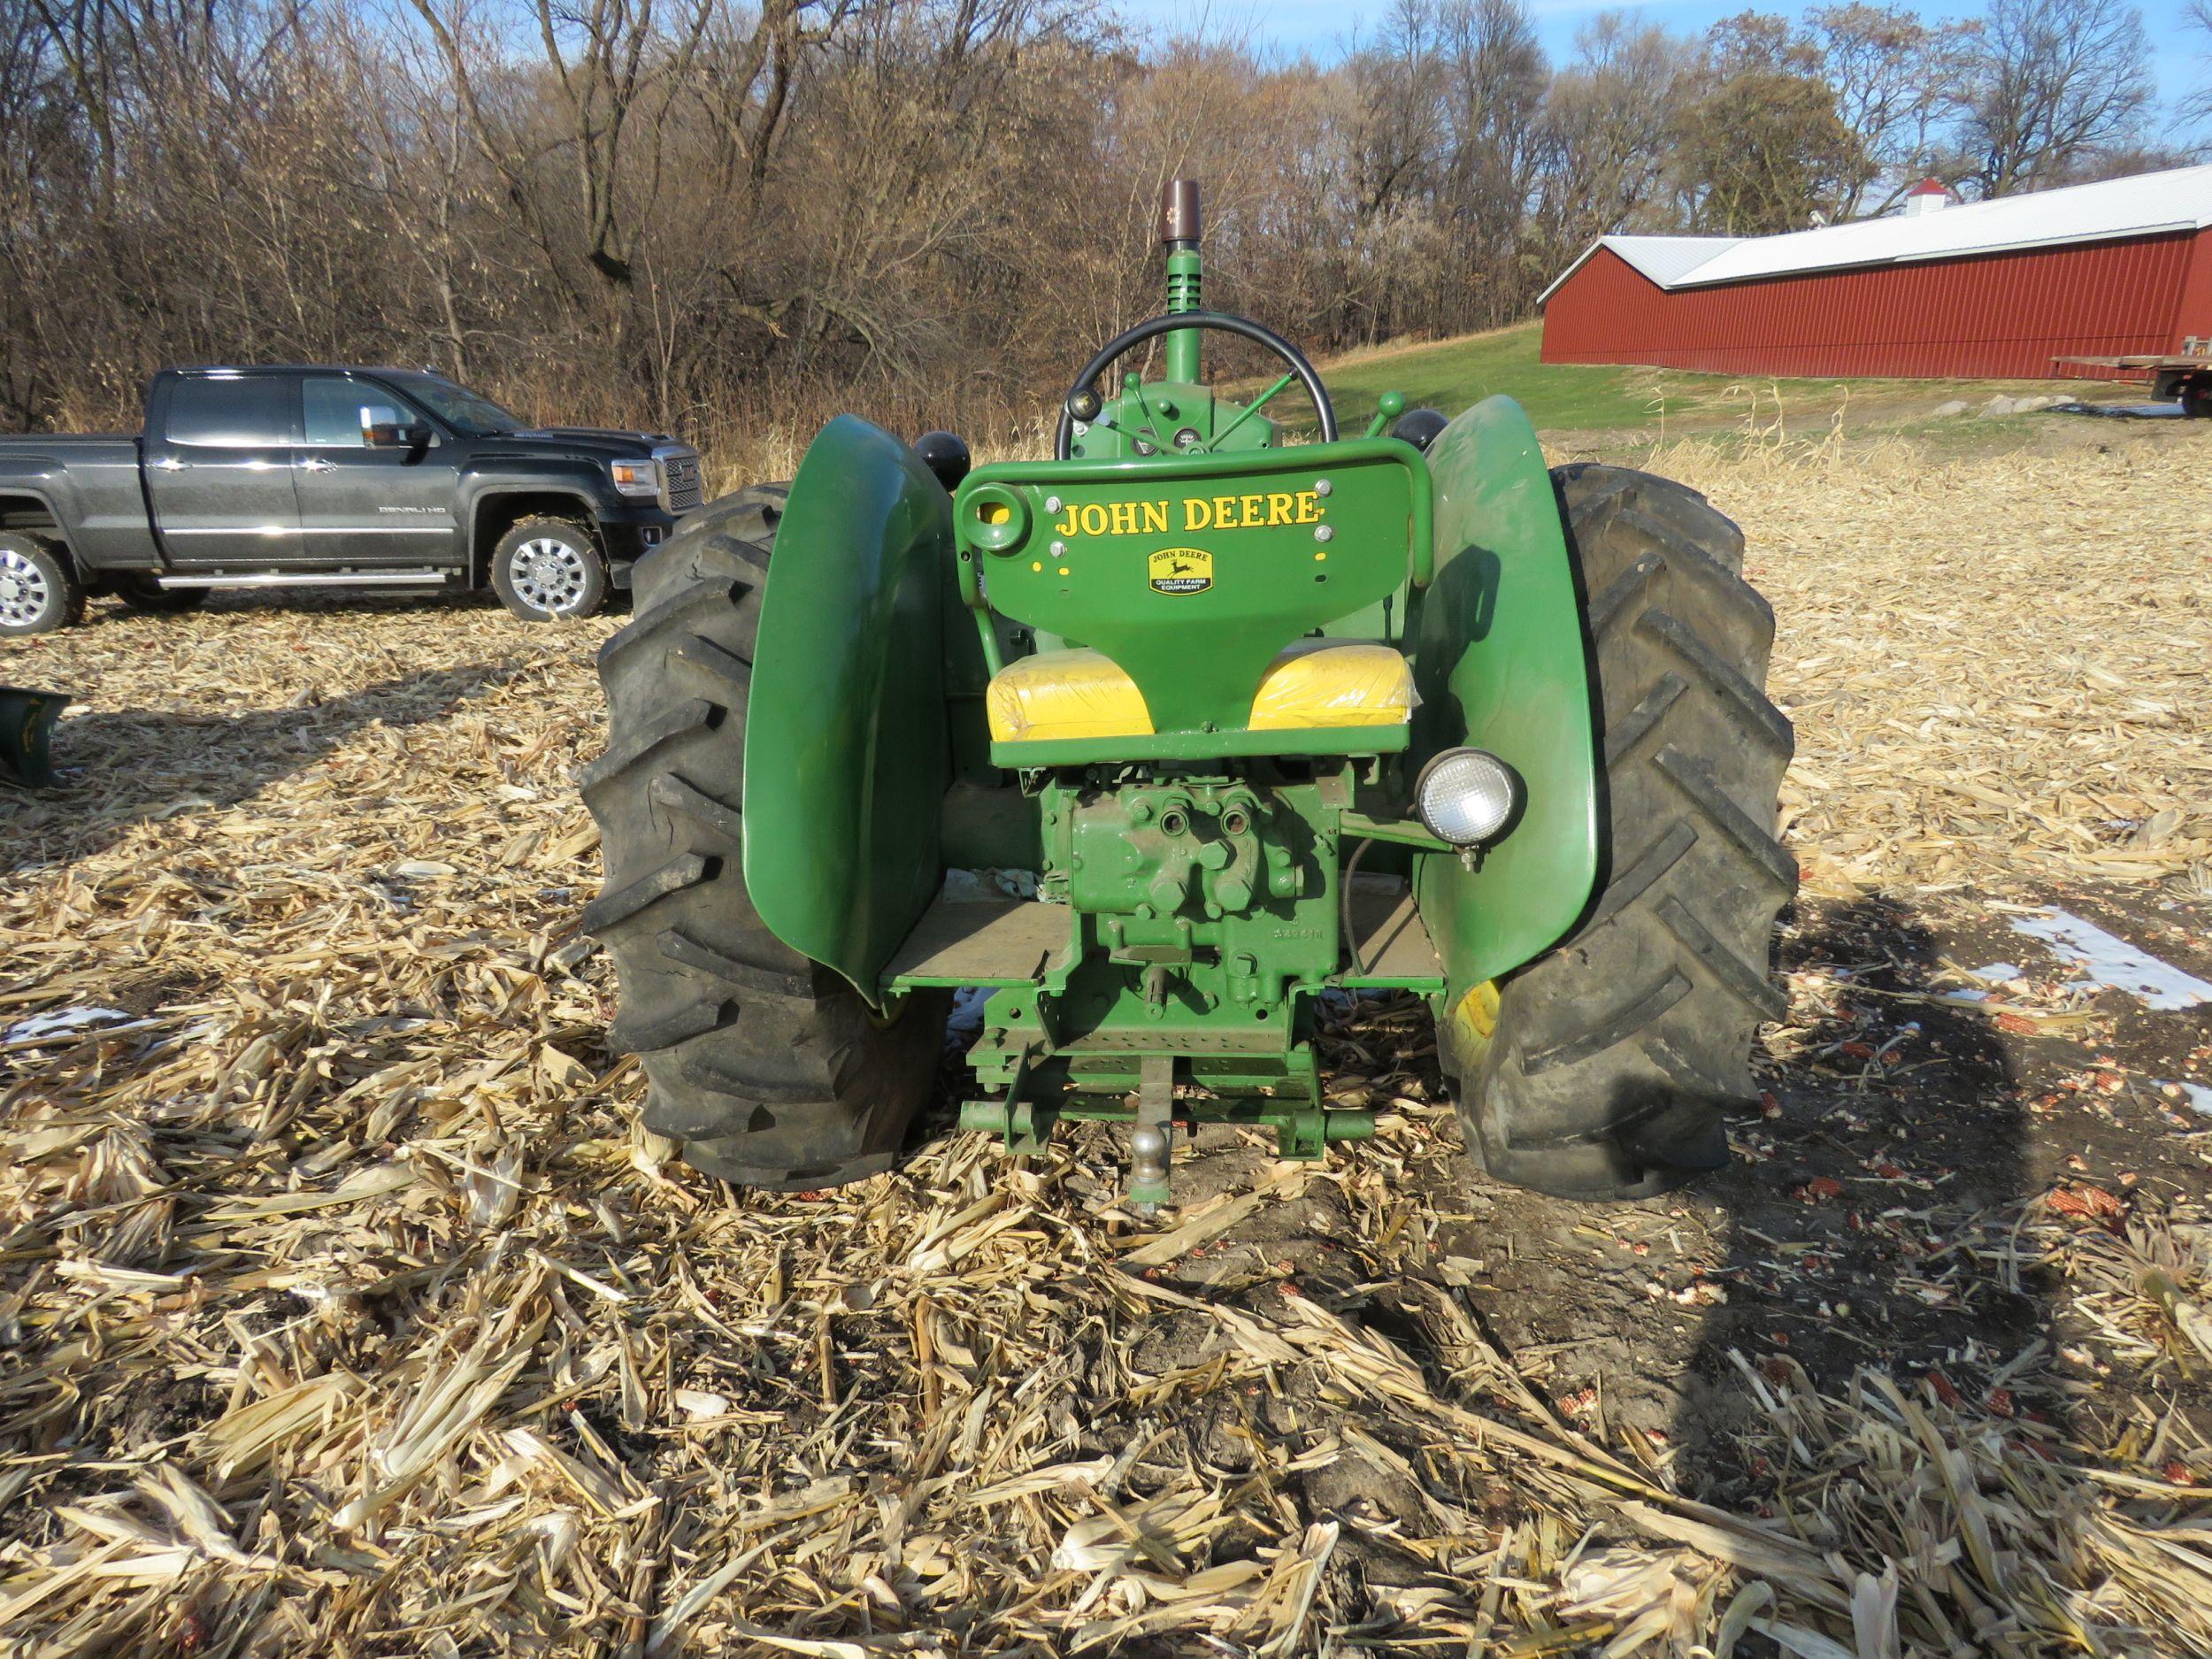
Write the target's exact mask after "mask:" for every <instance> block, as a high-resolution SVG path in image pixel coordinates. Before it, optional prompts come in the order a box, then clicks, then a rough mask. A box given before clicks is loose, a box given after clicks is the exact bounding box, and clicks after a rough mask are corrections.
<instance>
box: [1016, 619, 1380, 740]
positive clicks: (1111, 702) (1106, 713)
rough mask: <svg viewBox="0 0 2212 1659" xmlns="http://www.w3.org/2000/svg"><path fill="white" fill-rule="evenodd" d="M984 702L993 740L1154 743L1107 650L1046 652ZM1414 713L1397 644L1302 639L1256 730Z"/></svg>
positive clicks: (1271, 674)
mask: <svg viewBox="0 0 2212 1659" xmlns="http://www.w3.org/2000/svg"><path fill="white" fill-rule="evenodd" d="M984 704H985V707H986V709H987V710H988V711H989V714H990V720H991V737H992V741H995V742H1000V743H1013V742H1050V741H1057V740H1062V739H1066V738H1102V737H1148V736H1150V735H1151V733H1152V716H1151V714H1150V712H1149V711H1148V710H1147V709H1146V708H1145V706H1144V697H1143V696H1142V695H1141V693H1139V691H1138V690H1137V682H1136V681H1135V680H1132V679H1130V678H1129V676H1128V675H1127V674H1125V673H1124V672H1122V671H1121V668H1120V666H1119V665H1118V664H1116V663H1115V661H1114V660H1113V658H1111V657H1108V656H1107V655H1106V654H1105V653H1104V652H1102V651H1091V650H1076V651H1040V652H1038V653H1037V654H1036V655H1035V656H1033V657H1020V658H1018V659H1017V660H1015V661H1013V662H1011V663H1009V664H1007V665H1006V666H1005V667H1004V668H1002V669H1001V670H1000V671H999V672H997V673H996V674H995V675H994V676H993V677H992V680H991V685H990V689H989V690H988V691H987V693H986V694H985V698H984ZM1412 715H1413V671H1412V669H1411V668H1409V666H1408V665H1407V664H1406V659H1405V658H1404V657H1401V656H1399V655H1398V653H1397V652H1395V651H1394V650H1392V649H1390V647H1388V646H1387V645H1363V644H1357V643H1351V644H1347V643H1345V642H1343V641H1337V640H1301V641H1299V642H1298V643H1297V644H1295V645H1294V646H1292V647H1291V648H1290V649H1288V650H1286V651H1285V652H1284V653H1283V654H1282V655H1281V656H1280V657H1277V658H1276V659H1275V660H1274V661H1273V662H1272V663H1271V664H1268V669H1267V672H1266V673H1265V674H1263V675H1262V676H1261V679H1260V688H1259V692H1258V695H1256V696H1255V697H1254V698H1253V700H1252V723H1251V726H1250V728H1249V729H1250V730H1252V731H1255V732H1261V731H1275V732H1283V731H1290V732H1296V731H1306V730H1310V729H1313V728H1316V727H1323V726H1396V725H1400V724H1402V723H1403V722H1404V721H1406V720H1408V719H1410V718H1412Z"/></svg>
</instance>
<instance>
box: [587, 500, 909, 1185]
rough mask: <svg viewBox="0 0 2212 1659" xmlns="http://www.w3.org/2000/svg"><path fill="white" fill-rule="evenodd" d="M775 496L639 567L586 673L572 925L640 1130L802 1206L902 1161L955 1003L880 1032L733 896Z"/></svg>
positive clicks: (698, 522)
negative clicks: (595, 947) (593, 865)
mask: <svg viewBox="0 0 2212 1659" xmlns="http://www.w3.org/2000/svg"><path fill="white" fill-rule="evenodd" d="M786 493H787V492H786V488H785V487H784V486H782V485H780V484H768V485H761V486H759V487H757V488H752V489H747V490H741V491H740V492H738V493H737V494H736V495H727V496H725V497H723V498H722V499H721V500H720V501H718V502H714V503H710V504H709V505H708V506H707V507H705V508H704V509H703V510H701V511H697V512H694V513H691V514H689V515H687V517H686V518H684V520H683V522H682V524H681V525H680V526H678V528H677V530H676V531H675V533H674V534H672V535H671V536H670V537H669V538H668V540H667V541H665V542H664V543H663V544H662V545H661V547H659V548H658V549H656V550H655V551H653V552H651V553H649V554H648V555H647V556H646V557H644V558H643V559H641V560H640V561H639V563H638V565H637V567H636V571H635V601H636V607H637V614H636V617H635V619H634V620H633V621H632V622H631V623H630V624H629V625H628V626H626V627H625V628H624V629H623V630H622V631H621V632H620V633H618V634H616V635H614V637H613V638H612V639H611V640H609V641H607V642H606V644H605V645H604V646H603V647H602V648H601V649H600V652H599V677H600V680H601V683H602V684H603V686H604V687H605V689H606V694H607V703H608V710H609V717H608V727H609V729H608V741H607V751H606V753H605V754H604V755H603V756H602V757H600V758H599V759H597V760H595V761H594V762H592V763H591V764H589V765H588V766H586V767H585V768H584V769H583V771H582V772H581V773H580V782H581V783H582V785H583V792H584V800H585V803H586V804H587V805H588V806H589V807H590V809H591V811H592V816H593V817H594V818H596V819H598V821H599V828H600V834H601V839H602V843H603V849H604V857H605V861H606V886H605V888H604V890H603V893H602V894H601V896H600V897H599V898H598V899H597V900H595V902H593V903H592V904H591V906H590V907H589V908H588V910H586V911H585V912H584V926H585V927H586V929H587V930H588V931H589V932H590V933H594V934H595V935H597V936H598V937H599V938H601V939H603V940H604V941H607V945H608V949H610V951H611V953H612V954H613V956H614V961H615V967H616V970H617V972H618V975H619V976H620V980H621V999H620V1009H619V1012H618V1015H617V1017H616V1019H615V1024H614V1029H613V1031H612V1033H611V1034H610V1039H609V1041H610V1044H611V1046H612V1047H614V1048H617V1049H620V1050H626V1051H627V1052H630V1053H634V1054H637V1055H639V1056H641V1057H642V1058H643V1061H644V1064H645V1073H646V1079H647V1083H648V1093H647V1098H646V1104H645V1111H644V1121H645V1125H646V1126H647V1127H648V1128H649V1129H651V1130H653V1131H654V1132H655V1133H659V1134H664V1135H668V1136H671V1137H672V1138H674V1139H676V1140H678V1141H682V1142H683V1143H684V1157H685V1160H686V1161H687V1163H689V1164H692V1165H694V1166H695V1168H698V1169H701V1170H704V1171H707V1172H708V1173H709V1174H711V1175H719V1176H722V1177H723V1178H725V1179H728V1180H732V1181H735V1182H738V1183H740V1184H742V1185H745V1186H750V1187H773V1188H794V1187H799V1188H805V1187H834V1186H838V1185H840V1184H841V1183H843V1182H847V1181H853V1180H858V1179H861V1178H862V1177H864V1176H867V1175H872V1174H874V1173H876V1172H877V1171H879V1170H882V1169H885V1168H887V1167H888V1166H889V1164H890V1163H891V1162H892V1160H893V1159H894V1158H895V1157H896V1156H897V1155H898V1151H899V1148H900V1146H901V1144H902V1141H904V1139H905V1134H906V1129H907V1125H908V1124H909V1123H910V1121H911V1120H912V1118H913V1117H914V1114H915V1112H916V1111H917V1110H918V1109H919V1107H920V1106H921V1104H922V1102H924V1101H925V1100H926V1099H927V1098H928V1095H929V1092H930V1089H931V1087H932V1085H933V1082H934V1080H935V1078H936V1074H937V1070H938V1066H939V1064H940V1061H941V1058H942V1056H943V1051H944V1039H945V1021H946V1017H947V1015H948V1013H949V1010H950V998H949V995H948V994H946V993H943V992H924V993H917V994H914V995H910V996H908V997H907V998H906V999H905V1001H904V1002H903V1003H902V1004H901V1005H900V1006H898V1007H897V1008H895V1009H894V1010H890V1012H889V1014H888V1016H883V1015H879V1014H877V1013H876V1012H875V1011H874V1010H872V1009H871V1008H870V1007H869V1006H868V1004H867V1003H866V1002H864V1000H863V999H862V998H861V996H860V995H859V994H858V993H857V992H856V991H855V990H854V989H853V987H851V986H850V985H849V984H847V983H846V982H845V980H844V979H842V978H841V977H840V976H839V975H838V974H836V973H833V972H831V971H830V970H829V969H827V968H825V967H823V966H821V965H820V964H817V963H814V962H810V961H809V960H808V959H807V958H806V957H805V956H801V955H800V954H799V953H798V952H796V951H795V950H793V949H790V948H789V947H788V946H787V945H785V944H783V943H782V942H781V941H779V940H778V939H777V938H776V937H775V936H774V935H773V934H772V933H770V932H769V931H768V929H767V927H766V926H764V924H763V923H762V921H761V919H760V916H759V914H758V912H757V911H756V910H754V908H753V904H752V901H751V899H750V898H749V896H748V895H747V893H746V889H745V877H744V872H743V869H742V856H741V854H742V849H743V826H742V822H741V817H742V808H743V795H744V783H745V778H744V757H745V705H746V695H747V691H748V688H749V685H750V683H751V680H752V659H753V641H754V638H755V635H756V634H757V630H758V628H759V626H760V594H761V588H762V587H763V585H764V580H765V578H766V576H767V572H768V560H769V556H770V553H771V551H772V549H773V547H774V544H775V536H776V524H777V520H778V519H779V518H780V517H781V515H782V511H783V502H784V496H785V495H786Z"/></svg>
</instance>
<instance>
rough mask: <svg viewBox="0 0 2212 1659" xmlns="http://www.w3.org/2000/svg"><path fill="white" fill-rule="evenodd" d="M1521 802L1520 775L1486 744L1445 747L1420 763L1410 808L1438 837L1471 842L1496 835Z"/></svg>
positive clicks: (1455, 842) (1476, 843) (1469, 844)
mask: <svg viewBox="0 0 2212 1659" xmlns="http://www.w3.org/2000/svg"><path fill="white" fill-rule="evenodd" d="M1520 805H1521V780H1520V776H1519V774H1518V773H1517V772H1515V771H1514V770H1513V768H1512V767H1510V766H1509V765H1507V764H1505V763H1504V762H1503V761H1502V760H1500V759H1499V758H1498V757H1496V756H1495V755H1493V754H1491V753H1490V752H1489V751H1488V750H1487V749H1446V750H1445V751H1444V752H1443V753H1442V754H1440V755H1439V756H1437V757H1435V758H1433V759H1432V760H1431V761H1430V762H1429V764H1427V765H1425V766H1424V767H1422V768H1421V775H1420V777H1419V778H1417V779H1416V780H1414V785H1413V808H1414V810H1415V811H1416V812H1417V813H1418V814H1419V815H1420V818H1421V822H1422V824H1423V825H1424V826H1426V828H1427V830H1428V832H1429V833H1430V834H1432V835H1433V836H1435V837H1436V838H1437V839H1438V840H1439V841H1449V842H1451V844H1452V845H1453V846H1455V847H1474V846H1479V845H1480V844H1481V843H1482V842H1484V841H1490V840H1493V839H1494V838H1495V837H1496V836H1497V835H1498V834H1499V833H1500V832H1502V830H1504V829H1505V827H1506V826H1508V825H1509V824H1510V823H1512V821H1513V819H1514V818H1515V816H1516V815H1517V813H1518V811H1519V810H1520Z"/></svg>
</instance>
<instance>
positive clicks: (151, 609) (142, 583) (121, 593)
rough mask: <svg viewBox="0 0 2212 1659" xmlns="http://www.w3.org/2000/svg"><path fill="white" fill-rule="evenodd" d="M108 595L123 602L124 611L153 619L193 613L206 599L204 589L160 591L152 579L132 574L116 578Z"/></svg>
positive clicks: (162, 588) (206, 593)
mask: <svg viewBox="0 0 2212 1659" xmlns="http://www.w3.org/2000/svg"><path fill="white" fill-rule="evenodd" d="M108 591H109V592H111V593H112V594H113V595H115V596H116V597H117V598H118V599H119V600H121V601H122V602H123V606H124V608H125V609H126V610H128V611H146V612H147V613H148V614H150V615H154V616H175V615H178V614H179V613H180V612H182V611H197V610H198V609H199V608H200V607H201V606H202V605H204V604H205V603H207V595H208V590H207V589H206V588H164V587H163V586H162V585H161V584H160V583H159V582H157V581H156V580H154V579H153V578H152V577H150V576H144V575H139V574H136V573H134V574H131V575H128V576H118V577H116V578H115V579H114V581H113V583H112V585H111V587H110V588H109V590H108Z"/></svg>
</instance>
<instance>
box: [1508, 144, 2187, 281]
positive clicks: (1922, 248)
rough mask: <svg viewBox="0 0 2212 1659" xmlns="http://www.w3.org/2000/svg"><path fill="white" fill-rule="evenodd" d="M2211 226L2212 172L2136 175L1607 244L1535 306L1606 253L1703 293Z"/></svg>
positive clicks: (1596, 245) (1601, 242) (1607, 240)
mask: <svg viewBox="0 0 2212 1659" xmlns="http://www.w3.org/2000/svg"><path fill="white" fill-rule="evenodd" d="M2208 225H2212V165H2206V166H2200V167H2176V168H2172V169H2170V171H2167V172H2164V173H2138V174H2136V175H2135V176H2134V177H2133V178H2130V179H2111V180H2106V181H2105V182H2103V183H2101V184H2077V185H2070V186H2069V187H2068V188H2065V189H2062V190H2037V191H2033V192H2032V193H2030V194H2028V195H2025V196H2000V197H1998V198H1997V199H1996V200H1995V201H1993V202H1970V203H1968V204H1965V205H1964V206H1961V207H1947V208H1944V209H1942V210H1940V211H1937V212H1933V213H1921V214H1916V215H1906V214H1902V213H1891V214H1885V215H1884V216H1883V217H1881V218H1879V219H1853V220H1851V221H1850V222H1849V223H1847V224H1843V225H1829V226H1825V227H1822V228H1821V229H1819V230H1797V231H1790V232H1788V233H1786V234H1783V235H1779V236H1601V237H1599V238H1598V240H1597V241H1595V242H1592V243H1591V244H1590V246H1589V247H1588V248H1586V249H1585V250H1583V253H1582V256H1581V257H1580V258H1578V259H1577V260H1576V261H1575V262H1574V264H1572V265H1569V266H1568V267H1567V268H1566V270H1564V271H1563V272H1561V273H1560V274H1559V278H1558V280H1557V281H1555V282H1554V283H1553V284H1552V285H1551V287H1549V288H1546V289H1545V290H1544V292H1543V293H1542V295H1541V296H1539V298H1538V301H1537V303H1539V304H1541V303H1543V302H1544V301H1545V300H1548V299H1549V298H1550V297H1551V296H1553V295H1554V294H1555V293H1556V292H1558V289H1559V285H1560V283H1562V282H1564V281H1565V280H1567V279H1568V278H1569V277H1571V276H1572V275H1573V274H1574V273H1576V272H1577V271H1578V270H1579V269H1581V267H1582V265H1583V264H1584V262H1585V261H1586V260H1587V259H1588V258H1589V257H1590V256H1591V255H1592V254H1594V253H1595V252H1596V251H1597V250H1599V249H1600V248H1609V249H1611V250H1613V252H1614V253H1616V254H1617V255H1618V256H1620V257H1622V258H1623V259H1625V260H1627V261H1628V263H1629V264H1630V265H1633V266H1635V267H1636V269H1637V270H1638V271H1640V272H1641V273H1643V274H1644V275H1645V276H1647V277H1648V278H1649V279H1650V280H1652V281H1653V282H1655V283H1656V284H1658V286H1659V287H1661V288H1701V287H1703V286H1705V285H1706V284H1708V283H1712V282H1742V281H1747V280H1752V279H1755V278H1758V277H1771V276H1786V275H1789V274H1791V273H1794V272H1801V271H1836V270H1843V269H1846V268H1848V267H1851V266H1855V265H1901V264H1905V263H1909V262H1914V261H1918V260H1924V259H1954V258H1958V257H1962V256H1964V255H1968V254H1978V253H2001V252H2004V251H2007V250H2013V249H2020V248H2043V247H2053V246H2057V245H2059V244H2062V243H2066V242H2104V241H2109V240H2111V239H2112V238H2115V237H2120V236H2147V235H2154V234H2158V233H2160V232H2162V231H2177V230H2202V229H2204V228H2205V227H2207V226H2208Z"/></svg>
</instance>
